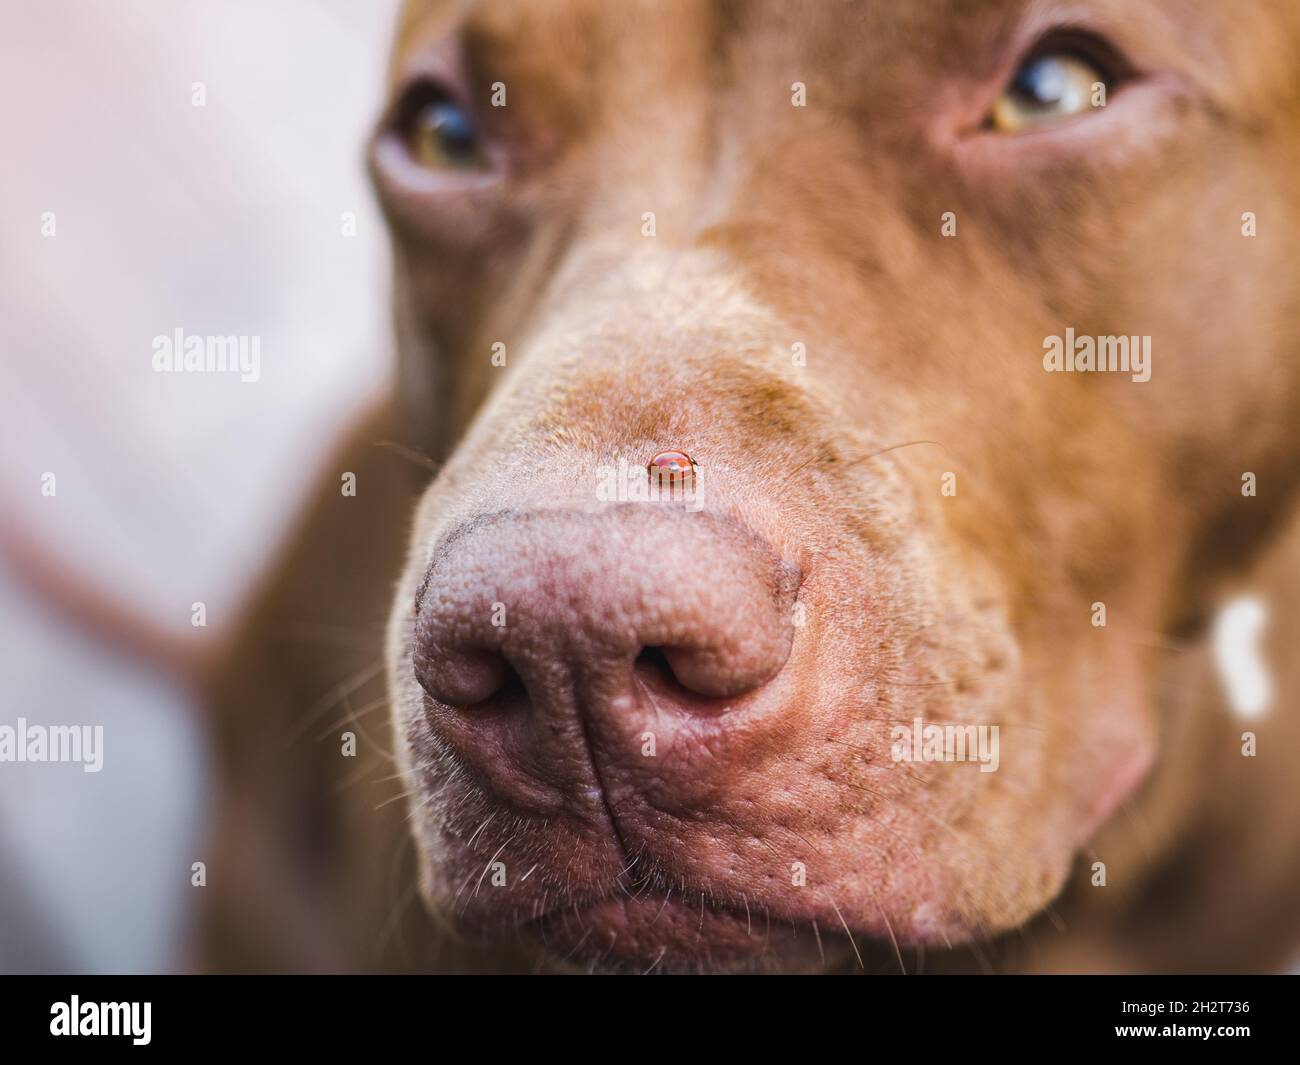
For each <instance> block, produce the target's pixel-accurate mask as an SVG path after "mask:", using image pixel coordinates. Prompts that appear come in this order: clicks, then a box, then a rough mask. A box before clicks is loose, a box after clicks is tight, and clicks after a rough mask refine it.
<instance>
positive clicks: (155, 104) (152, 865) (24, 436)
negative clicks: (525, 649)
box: [0, 0, 395, 972]
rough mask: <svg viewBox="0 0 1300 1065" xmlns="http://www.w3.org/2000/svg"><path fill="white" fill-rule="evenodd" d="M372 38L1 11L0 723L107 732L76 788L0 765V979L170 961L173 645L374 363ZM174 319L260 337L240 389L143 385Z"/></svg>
mask: <svg viewBox="0 0 1300 1065" xmlns="http://www.w3.org/2000/svg"><path fill="white" fill-rule="evenodd" d="M394 15H395V3H394V2H390V0H381V2H378V3H374V2H366V3H362V2H359V0H275V2H274V3H267V2H265V0H222V2H219V3H214V2H212V0H165V2H164V0H112V2H98V3H86V2H85V0H42V2H41V3H39V4H7V5H5V7H4V9H3V13H0V39H2V40H3V42H4V62H3V64H0V87H2V88H3V91H2V92H0V128H3V130H4V131H5V150H4V151H3V152H0V390H2V393H3V399H4V406H3V417H2V418H0V421H2V422H3V425H4V447H3V448H0V486H2V487H3V504H0V671H2V673H3V682H4V683H3V691H4V697H3V704H2V705H0V725H4V724H10V725H12V724H14V723H15V722H16V720H17V719H18V718H19V717H25V718H26V719H27V720H28V721H30V722H33V723H37V722H47V723H58V724H68V725H74V724H76V725H82V724H88V725H94V724H102V725H103V726H104V768H103V770H102V772H99V773H97V774H91V773H84V772H83V771H82V768H81V767H80V766H78V765H40V764H14V763H4V764H0V970H6V971H15V970H16V971H23V972H30V971H38V970H43V969H56V970H68V969H71V970H77V971H88V972H101V971H103V972H122V971H128V972H129V971H139V970H145V971H155V970H166V969H175V968H183V967H184V966H185V958H184V957H183V954H182V946H181V944H182V943H183V938H184V930H185V927H186V922H187V917H188V915H189V912H190V900H191V899H192V897H193V889H191V887H190V865H191V862H193V861H195V860H196V859H198V858H199V857H201V856H200V855H199V854H198V853H197V852H198V849H199V848H200V846H201V841H202V838H203V835H202V834H203V829H204V814H205V810H206V803H207V798H208V796H207V792H206V784H205V781H206V775H207V774H206V766H205V755H204V735H203V728H202V722H201V719H200V717H199V715H198V713H197V711H196V708H195V706H194V704H193V699H192V697H191V695H190V693H189V688H188V685H187V682H186V681H187V678H186V673H185V668H184V664H185V663H186V662H187V661H188V660H189V659H188V658H187V653H186V648H191V647H192V648H193V649H194V650H195V651H196V652H198V654H201V653H202V646H201V645H202V644H203V643H204V642H205V641H218V640H220V639H221V637H222V635H223V632H224V631H225V630H226V628H227V627H228V626H229V625H230V624H231V623H232V621H233V619H234V617H235V615H236V613H237V611H238V609H239V607H240V604H241V602H242V601H244V599H245V597H246V596H247V595H248V593H249V591H250V588H251V586H252V583H253V581H254V579H255V578H256V576H257V567H258V566H259V565H260V564H262V563H264V562H265V560H266V559H267V557H268V556H269V554H270V553H271V551H272V550H273V549H274V547H275V545H276V543H277V541H278V539H279V537H280V536H281V535H282V534H283V533H284V531H285V530H286V526H287V523H288V521H289V520H290V519H291V517H292V516H293V513H294V510H295V507H296V506H297V505H298V504H299V503H300V502H301V501H302V500H303V498H304V497H305V494H306V492H307V490H308V488H309V487H310V485H311V483H312V480H313V478H314V477H315V475H316V474H317V472H318V470H317V466H316V465H315V463H314V462H313V461H312V460H313V457H316V458H319V459H323V458H324V456H325V454H326V452H327V451H328V449H329V448H330V446H331V445H332V444H333V443H335V442H336V440H337V438H338V434H339V432H340V430H341V428H342V426H343V425H344V423H345V422H347V421H348V420H349V418H350V417H351V416H352V415H353V414H354V413H355V412H356V411H357V410H358V409H359V408H361V407H362V406H364V405H366V404H367V403H368V402H369V401H370V400H371V399H373V398H374V397H375V396H376V395H377V393H378V392H379V391H380V389H381V388H382V385H383V383H384V381H385V379H386V375H387V372H388V363H389V356H388V346H387V339H386V338H387V333H388V331H387V322H386V309H385V292H386V277H387V265H386V264H387V258H386V251H385V247H384V240H383V234H382V232H381V226H380V221H379V218H378V216H377V213H376V211H375V208H374V206H373V202H372V198H371V195H370V192H369V190H368V188H367V185H366V182H365V177H364V168H363V143H364V140H365V137H366V135H367V132H368V127H369V124H370V123H371V122H372V121H373V119H374V117H375V115H376V114H377V112H378V108H379V104H380V99H381V94H382V83H383V71H384V64H385V60H386V55H387V49H388V44H389V38H390V36H391V32H392V25H393V19H394ZM196 83H201V84H202V95H203V96H204V97H205V101H204V106H201V107H200V106H195V105H194V101H195V99H196V95H197V94H198V89H197V87H196ZM347 214H351V215H353V216H354V217H355V234H354V235H349V233H348V232H347V229H348V227H347V225H346V223H345V219H344V216H345V215H347ZM51 216H52V219H51ZM51 221H52V223H53V226H52V227H51V225H50V223H51ZM51 228H52V229H53V232H52V233H51V232H50V229H51ZM177 328H182V329H184V331H185V333H186V334H199V335H204V334H214V335H222V336H226V335H244V336H250V337H251V336H256V337H259V338H260V345H261V348H260V350H261V377H260V379H259V380H258V381H256V382H255V383H245V382H241V381H240V379H239V376H238V375H237V374H224V375H218V374H211V373H207V374H204V373H182V374H160V373H156V372H154V370H153V367H152V359H153V338H154V337H155V336H159V335H170V334H171V333H172V332H173V330H175V329H177ZM48 473H53V474H54V475H55V478H56V479H55V486H56V494H55V495H54V496H47V495H43V494H42V483H43V480H42V479H43V477H44V476H45V475H46V474H48ZM196 602H202V603H204V604H205V605H206V610H207V627H206V628H194V627H193V626H192V625H191V615H192V604H194V603H196Z"/></svg>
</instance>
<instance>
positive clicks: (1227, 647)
mask: <svg viewBox="0 0 1300 1065" xmlns="http://www.w3.org/2000/svg"><path fill="white" fill-rule="evenodd" d="M1267 624H1268V607H1267V606H1266V605H1265V603H1264V601H1263V600H1262V599H1259V598H1257V597H1256V596H1253V595H1243V596H1238V597H1237V598H1236V599H1232V600H1229V601H1228V602H1227V603H1226V604H1224V606H1223V607H1222V608H1221V609H1220V610H1219V612H1218V614H1217V615H1216V616H1215V618H1214V630H1213V641H1214V664H1215V666H1216V667H1217V669H1218V671H1219V679H1220V680H1221V681H1222V682H1223V690H1224V694H1225V695H1226V696H1227V698H1228V706H1229V707H1230V708H1231V709H1232V712H1233V713H1234V714H1236V715H1237V716H1238V717H1241V718H1257V717H1260V716H1262V715H1263V714H1264V712H1265V711H1266V710H1267V709H1268V708H1269V704H1270V703H1272V701H1273V675H1272V673H1271V672H1270V671H1269V668H1268V664H1267V663H1266V662H1265V661H1264V653H1263V648H1262V647H1261V646H1260V638H1261V636H1262V635H1263V632H1264V629H1265V627H1266V626H1267Z"/></svg>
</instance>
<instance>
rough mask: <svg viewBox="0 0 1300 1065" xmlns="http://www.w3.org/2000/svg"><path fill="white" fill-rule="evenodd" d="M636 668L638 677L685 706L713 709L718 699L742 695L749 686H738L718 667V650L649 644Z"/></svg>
mask: <svg viewBox="0 0 1300 1065" xmlns="http://www.w3.org/2000/svg"><path fill="white" fill-rule="evenodd" d="M633 670H634V672H635V674H636V677H637V679H638V680H640V681H641V682H642V683H643V684H647V685H649V687H650V688H651V689H652V690H654V691H657V692H659V693H661V694H663V695H665V696H667V697H668V698H669V699H670V700H671V701H672V702H673V703H675V704H678V705H680V706H682V707H687V706H690V707H693V708H695V709H698V710H709V709H714V708H713V707H709V706H708V705H707V703H708V702H711V701H712V700H715V699H722V698H724V697H733V696H736V695H740V694H743V692H744V691H745V690H746V689H747V688H748V687H749V685H744V684H742V685H739V686H738V685H737V684H735V683H734V680H733V678H731V677H730V676H728V675H726V673H725V671H724V670H721V669H719V666H718V662H717V656H716V653H710V652H707V651H697V650H694V649H692V648H688V647H646V648H644V649H643V650H642V651H641V653H640V654H639V655H638V656H637V659H636V662H635V664H634V665H633Z"/></svg>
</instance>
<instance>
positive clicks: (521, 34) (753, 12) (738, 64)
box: [394, 0, 1300, 96]
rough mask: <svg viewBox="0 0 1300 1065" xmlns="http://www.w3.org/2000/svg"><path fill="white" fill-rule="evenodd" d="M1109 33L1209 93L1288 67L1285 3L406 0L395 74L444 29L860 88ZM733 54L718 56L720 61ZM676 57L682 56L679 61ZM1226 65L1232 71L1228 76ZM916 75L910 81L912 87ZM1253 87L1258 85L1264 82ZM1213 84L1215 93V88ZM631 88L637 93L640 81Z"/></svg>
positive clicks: (620, 58) (523, 44) (526, 55)
mask: <svg viewBox="0 0 1300 1065" xmlns="http://www.w3.org/2000/svg"><path fill="white" fill-rule="evenodd" d="M1026 26H1029V27H1036V28H1037V29H1038V30H1040V31H1043V30H1047V29H1050V28H1053V27H1061V26H1064V27H1076V26H1077V27H1084V28H1088V29H1091V30H1095V31H1097V32H1100V33H1114V34H1116V35H1117V36H1118V37H1119V39H1120V43H1121V44H1126V43H1127V44H1130V45H1137V44H1139V43H1140V46H1141V49H1142V50H1143V52H1144V53H1145V54H1146V55H1147V56H1148V57H1149V58H1150V59H1151V60H1152V61H1153V62H1157V63H1158V64H1162V65H1163V64H1170V65H1174V66H1179V67H1182V68H1183V69H1182V73H1183V74H1184V75H1186V76H1188V77H1189V78H1191V79H1193V80H1202V79H1203V80H1204V81H1205V82H1206V86H1205V87H1206V89H1207V90H1208V91H1210V92H1211V93H1212V94H1216V95H1218V94H1222V93H1225V92H1227V84H1226V83H1227V82H1228V81H1229V80H1231V79H1232V78H1236V79H1238V80H1244V81H1245V82H1247V83H1248V84H1247V86H1243V89H1245V90H1246V91H1249V89H1250V88H1255V89H1259V90H1261V91H1268V90H1267V89H1265V88H1264V86H1265V85H1268V84H1270V83H1271V84H1273V85H1276V84H1277V82H1278V77H1279V76H1281V77H1282V78H1286V77H1290V76H1293V75H1292V74H1291V71H1292V70H1293V68H1294V58H1293V56H1292V55H1291V49H1292V48H1293V47H1294V42H1295V41H1296V40H1297V38H1300V5H1297V4H1295V3H1294V0H1241V2H1238V3H1234V4H1231V5H1227V4H1221V3H1217V2H1216V0H907V2H906V3H902V2H899V3H878V2H873V0H809V2H797V0H796V2H791V0H619V2H618V3H609V2H608V0H407V2H406V3H405V5H404V7H403V9H402V13H401V17H400V19H399V23H398V31H397V37H396V43H395V49H394V57H395V63H394V72H395V74H398V73H400V71H401V69H402V67H403V64H404V60H405V59H407V58H408V57H410V56H411V55H413V54H416V53H418V52H419V51H420V50H421V49H423V48H425V47H427V46H429V45H430V44H431V43H432V42H434V41H437V40H438V39H440V38H443V37H445V36H447V35H448V34H450V33H452V32H454V33H455V34H456V35H457V36H458V37H459V38H460V39H461V41H462V47H463V50H464V52H465V53H466V55H467V57H468V58H469V59H470V60H471V62H473V63H475V64H477V65H478V66H480V67H481V68H482V69H484V70H489V71H492V72H494V73H497V72H499V73H500V74H501V75H502V76H507V75H509V74H510V73H513V72H514V71H515V70H516V69H517V68H519V67H524V68H527V67H529V66H534V67H536V66H543V67H545V68H546V70H547V71H549V72H551V73H552V74H553V72H554V71H555V69H556V64H557V62H558V61H563V62H565V63H567V64H568V66H569V67H572V68H573V69H572V70H570V71H569V73H568V76H569V78H570V79H579V78H581V79H586V80H588V81H597V80H601V79H602V78H603V79H604V80H606V81H609V80H611V79H613V78H617V77H619V76H620V75H623V76H624V77H625V79H626V76H627V75H628V73H629V72H630V71H631V70H632V69H633V68H636V69H640V70H643V71H644V70H659V71H663V73H664V74H665V81H667V80H669V78H671V80H673V81H681V80H683V79H688V78H689V77H690V72H691V70H696V71H699V72H700V76H701V77H704V78H709V79H717V78H718V77H724V76H725V74H724V73H723V69H724V68H725V67H727V66H729V67H730V69H731V70H732V71H736V70H740V71H743V72H745V73H748V74H750V75H752V76H754V77H766V76H767V75H769V74H771V75H773V76H780V77H783V78H788V79H796V80H807V81H809V83H810V84H811V83H812V82H813V81H820V82H821V84H822V85H828V84H829V85H833V86H835V88H836V94H837V96H838V95H840V93H841V91H843V90H849V89H853V88H857V89H860V90H861V91H862V92H863V93H864V95H865V94H869V93H871V92H873V91H877V92H878V91H881V86H885V85H889V84H893V83H897V85H898V87H901V88H903V89H906V87H907V85H908V83H909V81H912V80H913V79H916V78H923V77H925V76H927V74H929V73H931V72H935V71H939V72H953V71H956V72H960V73H964V74H970V75H975V76H979V75H987V74H989V73H990V71H991V70H992V69H993V67H994V66H995V65H996V64H997V63H998V62H999V61H1000V60H1002V61H1004V60H1005V56H1003V55H1002V53H1003V51H1004V49H1005V48H1006V46H1007V45H1008V44H1009V43H1012V42H1015V41H1017V40H1019V41H1020V44H1021V45H1022V46H1026V45H1028V44H1030V43H1032V34H1031V35H1029V36H1028V39H1023V40H1022V39H1021V38H1024V37H1025V36H1026V35H1025V33H1024V27H1026ZM728 56H729V57H731V58H730V63H729V64H728V63H724V62H723V59H724V57H728ZM683 63H684V65H683ZM1230 72H1232V73H1231V74H1230ZM913 83H914V82H913ZM1261 83H1262V84H1261ZM1216 90H1217V91H1216ZM638 91H641V90H640V89H639V88H638Z"/></svg>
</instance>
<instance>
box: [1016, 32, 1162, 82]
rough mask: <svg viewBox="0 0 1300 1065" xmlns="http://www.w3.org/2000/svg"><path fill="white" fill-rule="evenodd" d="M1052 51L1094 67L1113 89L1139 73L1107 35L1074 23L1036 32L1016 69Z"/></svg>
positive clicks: (1049, 54) (1052, 54) (1046, 55)
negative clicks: (1036, 34)
mask: <svg viewBox="0 0 1300 1065" xmlns="http://www.w3.org/2000/svg"><path fill="white" fill-rule="evenodd" d="M1054 55H1064V56H1071V57H1073V58H1075V59H1081V60H1083V61H1084V62H1085V63H1087V64H1088V65H1089V66H1092V67H1095V68H1096V70H1097V72H1098V73H1099V74H1100V75H1101V76H1102V79H1103V80H1104V81H1105V82H1106V84H1107V86H1108V87H1109V88H1110V89H1112V90H1114V89H1115V88H1116V87H1118V86H1119V85H1120V84H1122V83H1124V82H1126V81H1128V80H1130V79H1131V78H1133V77H1136V76H1137V75H1138V70H1137V67H1136V66H1135V65H1134V64H1133V61H1132V60H1131V59H1129V58H1128V56H1127V55H1125V53H1124V52H1123V51H1122V50H1121V49H1120V48H1119V46H1118V45H1116V44H1115V43H1114V42H1113V41H1111V40H1110V39H1109V38H1108V37H1106V36H1105V35H1104V34H1101V33H1098V32H1097V31H1095V30H1091V29H1087V28H1085V27H1081V26H1073V25H1067V26H1055V27H1053V28H1052V29H1049V30H1047V31H1046V32H1044V33H1041V34H1039V36H1038V37H1037V38H1036V39H1035V41H1034V43H1033V44H1032V45H1030V46H1029V48H1028V49H1026V50H1025V52H1024V53H1023V54H1022V55H1021V56H1020V57H1019V59H1018V60H1017V62H1016V69H1017V70H1019V69H1020V68H1022V67H1024V66H1026V65H1028V64H1029V63H1032V62H1034V61H1035V60H1037V59H1043V58H1046V57H1048V56H1054Z"/></svg>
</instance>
